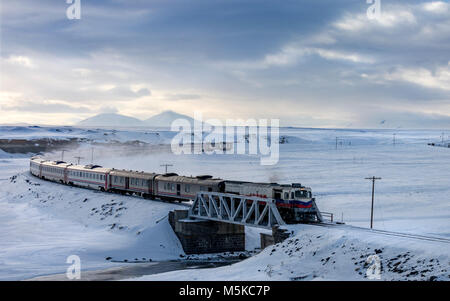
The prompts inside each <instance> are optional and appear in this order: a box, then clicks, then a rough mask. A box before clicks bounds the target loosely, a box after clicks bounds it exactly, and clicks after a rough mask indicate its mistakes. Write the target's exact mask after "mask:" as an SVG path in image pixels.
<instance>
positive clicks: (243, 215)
mask: <svg viewBox="0 0 450 301" xmlns="http://www.w3.org/2000/svg"><path fill="white" fill-rule="evenodd" d="M189 217H190V218H196V219H206V220H213V221H220V222H225V223H233V224H239V225H244V226H253V227H262V228H268V229H271V228H272V227H273V226H276V225H278V226H281V225H285V222H284V221H283V219H282V217H281V215H280V213H279V211H278V209H277V207H276V204H275V200H274V199H266V198H260V197H254V196H242V195H236V194H230V193H219V192H199V193H198V194H197V197H196V199H195V200H194V202H193V204H192V206H191V207H190V209H189Z"/></svg>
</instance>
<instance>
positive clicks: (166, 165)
mask: <svg viewBox="0 0 450 301" xmlns="http://www.w3.org/2000/svg"><path fill="white" fill-rule="evenodd" d="M160 166H165V167H166V173H167V167H169V166H173V165H172V164H161V165H160Z"/></svg>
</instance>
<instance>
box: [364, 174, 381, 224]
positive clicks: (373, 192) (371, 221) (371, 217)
mask: <svg viewBox="0 0 450 301" xmlns="http://www.w3.org/2000/svg"><path fill="white" fill-rule="evenodd" d="M365 179H366V180H371V181H372V207H371V210H370V229H372V228H373V201H374V198H375V181H376V180H381V178H377V177H375V176H373V177H371V178H365Z"/></svg>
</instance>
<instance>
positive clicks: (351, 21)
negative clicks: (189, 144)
mask: <svg viewBox="0 0 450 301" xmlns="http://www.w3.org/2000/svg"><path fill="white" fill-rule="evenodd" d="M373 1H380V8H381V10H380V11H379V14H378V15H376V16H375V18H373V16H374V15H373V14H372V15H368V14H367V10H368V9H369V8H370V7H371V6H372V4H368V3H366V0H342V1H335V0H323V1H320V0H304V1H301V0H265V1H263V0H239V1H237V0H148V1H145V0H95V1H94V0H80V7H81V14H80V16H81V18H80V19H68V18H67V15H66V10H67V8H68V7H69V6H70V5H71V4H67V3H66V0H40V1H35V0H15V1H10V0H0V3H1V14H0V16H1V20H0V28H1V38H0V75H1V78H0V123H1V124H4V123H20V122H24V123H31V124H58V125H70V124H75V123H76V122H78V121H80V120H82V119H85V118H87V117H91V116H93V115H96V114H100V113H118V114H123V115H127V116H132V117H136V118H139V119H146V118H149V117H151V116H153V115H155V114H158V113H160V112H162V111H165V110H173V111H176V112H178V113H181V114H186V115H190V116H193V114H194V112H195V111H198V112H202V113H203V116H204V118H205V119H206V118H218V119H222V120H225V119H237V118H242V119H248V118H253V119H265V118H268V119H270V118H277V119H280V124H281V125H285V126H288V125H289V126H302V127H340V128H379V127H389V128H398V127H402V128H436V129H449V128H450V4H449V3H448V1H412V0H409V1H395V0H373ZM372 12H373V11H372ZM377 12H378V11H377ZM369 17H370V18H369Z"/></svg>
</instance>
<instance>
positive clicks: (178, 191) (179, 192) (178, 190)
mask: <svg viewBox="0 0 450 301" xmlns="http://www.w3.org/2000/svg"><path fill="white" fill-rule="evenodd" d="M180 194H181V184H177V195H180Z"/></svg>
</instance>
